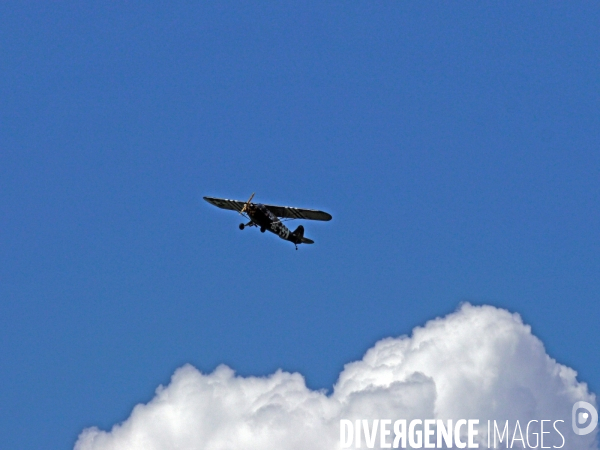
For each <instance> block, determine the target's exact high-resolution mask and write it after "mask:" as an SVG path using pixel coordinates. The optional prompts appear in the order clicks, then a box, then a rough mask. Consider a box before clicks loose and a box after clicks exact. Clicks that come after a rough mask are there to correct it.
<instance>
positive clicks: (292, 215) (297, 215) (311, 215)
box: [265, 205, 331, 220]
mask: <svg viewBox="0 0 600 450" xmlns="http://www.w3.org/2000/svg"><path fill="white" fill-rule="evenodd" d="M265 206H266V207H267V208H268V209H269V210H270V211H271V212H272V213H273V214H275V215H276V216H277V217H282V218H286V219H307V220H331V214H328V213H326V212H323V211H317V210H316V209H302V208H292V207H291V206H273V205H265Z"/></svg>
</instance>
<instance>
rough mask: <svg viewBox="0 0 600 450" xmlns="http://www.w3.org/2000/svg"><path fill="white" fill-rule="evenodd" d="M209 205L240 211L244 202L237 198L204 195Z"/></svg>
mask: <svg viewBox="0 0 600 450" xmlns="http://www.w3.org/2000/svg"><path fill="white" fill-rule="evenodd" d="M204 200H206V201H207V202H208V203H210V204H211V205H215V206H216V207H218V208H221V209H231V210H233V211H238V212H239V211H241V210H242V208H243V207H244V205H245V204H246V202H240V201H239V200H228V199H226V198H214V197H204Z"/></svg>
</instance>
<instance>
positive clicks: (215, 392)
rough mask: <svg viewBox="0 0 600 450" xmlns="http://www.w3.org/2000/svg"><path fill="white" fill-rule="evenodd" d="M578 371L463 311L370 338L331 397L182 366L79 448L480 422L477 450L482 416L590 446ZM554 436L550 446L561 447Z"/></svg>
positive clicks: (302, 439) (319, 437)
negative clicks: (577, 419) (375, 424)
mask: <svg viewBox="0 0 600 450" xmlns="http://www.w3.org/2000/svg"><path fill="white" fill-rule="evenodd" d="M576 375H577V374H576V372H575V371H574V370H572V369H570V368H568V367H566V366H564V365H561V364H559V363H557V362H556V361H555V360H554V359H552V358H550V357H549V356H548V355H547V354H546V351H545V349H544V346H543V344H542V342H541V341H540V340H539V339H538V338H536V337H535V336H534V335H532V334H531V328H530V327H529V326H528V325H525V324H523V322H522V320H521V318H520V316H519V315H518V314H511V313H509V312H508V311H505V310H502V309H498V308H494V307H492V306H472V305H469V304H464V305H462V306H461V308H460V309H459V310H458V311H456V312H455V313H453V314H450V315H448V316H446V317H444V318H438V319H435V320H432V321H430V322H428V323H427V324H426V325H425V326H423V327H418V328H415V329H414V330H413V333H412V335H411V336H402V337H399V338H387V339H383V340H381V341H379V342H377V343H376V344H375V346H374V347H372V348H371V349H369V350H368V351H367V353H366V354H365V355H364V357H363V359H362V360H360V361H356V362H352V363H349V364H347V365H346V366H345V367H344V370H343V371H342V372H341V374H340V376H339V379H338V381H337V383H336V384H335V386H334V389H333V392H332V393H331V394H330V395H326V394H325V393H323V392H320V391H312V390H310V389H308V388H307V387H306V384H305V382H304V378H303V377H302V375H300V374H298V373H288V372H284V371H281V370H279V371H277V372H275V373H274V374H272V375H270V376H267V377H260V378H259V377H239V376H236V375H235V373H234V372H233V370H231V369H230V368H228V367H226V366H219V367H218V368H217V369H216V370H215V371H214V372H213V373H211V374H203V373H201V372H199V371H198V370H197V369H195V368H194V367H192V366H190V365H185V366H183V367H181V368H180V369H178V370H177V371H176V372H175V373H174V374H173V377H172V379H171V383H170V384H169V385H168V386H166V387H163V386H160V387H159V388H158V389H157V391H156V396H155V397H154V398H153V399H152V400H151V401H150V402H149V403H148V404H140V405H137V406H136V407H135V408H134V409H133V411H132V413H131V416H130V417H129V418H128V419H127V420H126V421H125V422H123V423H122V424H118V425H115V426H114V427H113V428H112V430H110V431H101V430H99V429H98V428H96V427H93V428H88V429H85V430H84V431H83V432H82V433H81V435H80V436H79V439H78V440H77V442H76V444H75V450H121V449H128V450H138V449H139V450H159V449H160V450H163V449H182V450H183V449H185V450H187V449H190V450H191V449H194V450H221V449H245V450H270V449H278V450H279V449H286V450H321V449H322V450H332V449H338V448H340V420H341V419H349V420H351V421H353V423H355V422H354V421H355V420H357V419H368V420H371V421H372V420H375V419H391V420H392V423H393V421H395V420H397V419H406V420H407V421H410V420H412V419H442V420H445V421H446V420H448V419H452V420H454V421H455V422H454V423H456V421H457V420H459V419H479V427H478V435H477V437H476V441H478V442H480V444H481V445H480V448H487V421H488V420H491V421H493V420H496V421H497V423H498V426H499V427H501V426H504V423H505V421H506V420H508V424H509V434H510V435H513V429H514V428H515V424H516V421H519V423H520V427H521V428H522V429H523V434H525V427H526V425H527V423H528V422H529V421H531V420H538V421H539V420H541V419H551V420H552V421H555V420H559V419H560V420H564V422H561V423H558V425H557V426H558V430H560V432H561V433H562V434H563V435H564V439H565V441H566V445H564V446H563V448H565V449H568V450H578V449H597V448H598V445H597V441H596V438H597V432H598V429H596V430H595V431H594V432H593V433H591V434H588V435H586V436H577V435H575V434H574V433H573V431H572V429H571V408H572V406H573V404H574V403H575V402H576V401H586V402H588V403H591V404H593V405H594V406H596V399H595V396H594V395H593V394H592V393H590V392H589V391H588V389H587V386H586V384H585V383H582V382H578V381H577V379H576ZM596 408H597V406H596ZM370 423H371V424H372V422H370ZM491 423H493V422H491ZM538 425H539V422H534V423H532V427H531V429H532V430H537V431H538V432H539V426H538ZM536 427H537V428H536ZM549 428H550V430H551V431H552V432H553V433H550V434H548V435H547V436H546V441H545V445H546V446H548V445H550V446H552V445H556V446H560V445H561V442H562V440H561V438H560V436H559V435H558V434H557V433H556V432H555V431H554V430H553V429H552V425H550V426H549ZM546 429H548V425H547V428H546ZM465 432H466V428H465ZM492 433H493V427H492ZM393 436H394V435H393V431H392V438H393ZM518 437H519V436H518V434H517V438H518ZM379 442H380V441H379V439H378V440H377V441H376V445H375V448H379ZM388 442H391V439H390V440H389V441H388ZM361 444H362V448H367V446H366V443H365V441H364V438H363V441H362V442H361ZM533 444H534V442H533V439H532V442H531V445H533ZM501 447H502V448H505V446H504V445H501ZM352 448H355V445H354V444H353V445H352ZM514 448H522V444H521V441H519V440H517V441H516V442H515V445H514Z"/></svg>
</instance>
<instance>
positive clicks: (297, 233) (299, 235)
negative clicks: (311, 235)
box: [292, 225, 315, 244]
mask: <svg viewBox="0 0 600 450" xmlns="http://www.w3.org/2000/svg"><path fill="white" fill-rule="evenodd" d="M292 236H293V237H294V242H295V243H296V244H314V243H315V241H313V240H312V239H308V238H305V237H304V227H303V226H302V225H298V228H296V229H295V230H294V232H293V233H292Z"/></svg>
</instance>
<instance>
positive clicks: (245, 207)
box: [240, 192, 254, 215]
mask: <svg viewBox="0 0 600 450" xmlns="http://www.w3.org/2000/svg"><path fill="white" fill-rule="evenodd" d="M253 198H254V192H253V193H252V195H251V196H250V198H249V199H248V201H247V202H246V203H245V204H244V207H243V208H242V210H241V211H240V214H242V215H243V214H244V213H245V212H246V210H247V209H248V205H249V204H250V202H251V201H252V199H253Z"/></svg>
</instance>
